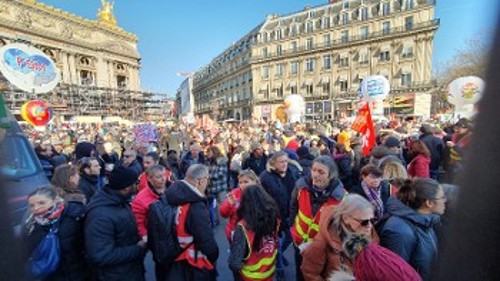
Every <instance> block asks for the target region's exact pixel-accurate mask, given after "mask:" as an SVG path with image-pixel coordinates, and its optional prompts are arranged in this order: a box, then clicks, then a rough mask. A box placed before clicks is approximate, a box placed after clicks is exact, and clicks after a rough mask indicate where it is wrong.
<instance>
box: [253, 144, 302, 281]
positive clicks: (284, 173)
mask: <svg viewBox="0 0 500 281" xmlns="http://www.w3.org/2000/svg"><path fill="white" fill-rule="evenodd" d="M267 166H268V167H267V169H266V171H264V172H262V174H260V182H261V183H262V187H264V189H265V190H266V191H267V193H269V195H271V197H272V198H273V199H274V201H275V202H276V204H277V205H278V209H279V212H280V220H281V223H280V231H279V235H280V238H279V243H280V248H279V249H278V261H277V265H276V268H277V269H276V270H277V271H278V272H277V277H278V278H281V275H282V274H283V273H284V272H283V268H284V259H283V252H284V251H285V250H286V249H287V248H288V246H289V245H290V244H291V243H292V236H291V233H290V227H291V224H292V221H291V220H292V218H291V217H290V200H291V195H292V191H293V189H294V187H295V182H296V181H297V178H296V173H294V172H293V171H292V169H290V167H288V154H287V153H286V152H284V151H278V152H276V153H274V154H273V156H272V157H271V158H270V159H269V163H268V165H267Z"/></svg>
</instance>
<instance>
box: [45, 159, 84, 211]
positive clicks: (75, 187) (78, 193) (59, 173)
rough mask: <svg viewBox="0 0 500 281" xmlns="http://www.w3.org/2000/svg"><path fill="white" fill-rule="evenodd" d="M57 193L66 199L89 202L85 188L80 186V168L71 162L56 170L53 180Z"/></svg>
mask: <svg viewBox="0 0 500 281" xmlns="http://www.w3.org/2000/svg"><path fill="white" fill-rule="evenodd" d="M51 183H52V185H53V186H54V188H55V190H56V191H57V194H58V195H59V196H60V197H62V198H63V199H64V200H66V201H67V200H76V201H80V202H83V203H84V204H86V203H88V201H87V198H86V195H85V193H84V192H83V190H81V189H80V188H79V183H80V174H79V173H78V168H77V167H75V166H72V165H69V164H64V165H61V166H59V167H57V168H56V169H55V170H54V176H53V177H52V181H51Z"/></svg>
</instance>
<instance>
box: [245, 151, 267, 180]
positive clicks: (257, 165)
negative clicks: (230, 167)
mask: <svg viewBox="0 0 500 281" xmlns="http://www.w3.org/2000/svg"><path fill="white" fill-rule="evenodd" d="M266 164H267V156H266V155H265V154H263V155H262V157H260V158H256V157H255V156H254V155H253V153H251V154H250V156H248V158H246V159H245V161H243V164H242V165H241V169H242V170H245V169H250V170H252V171H254V172H255V174H256V175H260V174H261V173H262V172H264V171H265V170H266Z"/></svg>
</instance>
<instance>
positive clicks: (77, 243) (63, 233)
mask: <svg viewBox="0 0 500 281" xmlns="http://www.w3.org/2000/svg"><path fill="white" fill-rule="evenodd" d="M65 204H66V206H65V209H64V211H63V213H62V215H61V218H60V222H59V228H58V234H57V235H58V237H59V245H60V247H61V261H60V264H59V267H58V268H57V270H56V271H55V272H54V273H53V274H51V275H49V276H48V277H46V278H45V279H44V280H51V281H59V280H61V281H62V280H64V281H84V280H88V278H89V275H88V271H87V268H86V264H85V259H84V242H83V217H84V214H85V206H84V205H83V203H81V202H66V203H65ZM50 227H51V226H50V225H45V226H42V225H39V224H35V226H34V228H33V231H32V232H31V233H28V230H27V229H26V228H24V229H23V238H24V241H26V244H27V250H28V251H27V252H28V253H32V252H33V250H35V248H36V247H37V246H38V244H39V243H40V241H41V240H42V239H43V237H45V235H47V233H48V232H49V230H50Z"/></svg>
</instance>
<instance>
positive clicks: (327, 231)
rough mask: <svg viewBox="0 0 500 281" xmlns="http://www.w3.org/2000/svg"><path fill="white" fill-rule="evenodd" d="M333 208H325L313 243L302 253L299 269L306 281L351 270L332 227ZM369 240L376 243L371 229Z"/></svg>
mask: <svg viewBox="0 0 500 281" xmlns="http://www.w3.org/2000/svg"><path fill="white" fill-rule="evenodd" d="M334 210H335V206H330V207H327V208H325V209H324V210H323V211H322V213H321V219H320V221H319V232H318V234H317V235H316V236H315V237H314V239H313V242H312V243H311V245H309V247H307V248H306V249H305V250H304V252H303V253H302V265H301V267H300V269H301V270H302V274H303V276H304V280H306V281H325V280H328V278H329V276H330V275H331V274H332V273H333V272H334V271H338V270H341V269H342V268H341V266H345V267H347V268H349V269H351V270H352V266H353V261H352V260H351V259H350V258H349V257H348V256H347V255H346V254H345V253H344V252H343V248H342V239H341V238H340V235H339V232H338V230H337V229H335V227H334V226H333V224H332V222H333V211H334ZM371 239H372V241H373V242H375V243H378V236H377V234H376V233H375V230H374V229H372V233H371Z"/></svg>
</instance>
